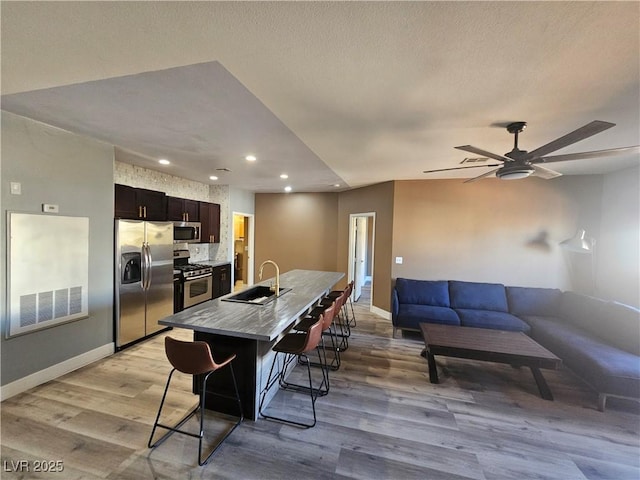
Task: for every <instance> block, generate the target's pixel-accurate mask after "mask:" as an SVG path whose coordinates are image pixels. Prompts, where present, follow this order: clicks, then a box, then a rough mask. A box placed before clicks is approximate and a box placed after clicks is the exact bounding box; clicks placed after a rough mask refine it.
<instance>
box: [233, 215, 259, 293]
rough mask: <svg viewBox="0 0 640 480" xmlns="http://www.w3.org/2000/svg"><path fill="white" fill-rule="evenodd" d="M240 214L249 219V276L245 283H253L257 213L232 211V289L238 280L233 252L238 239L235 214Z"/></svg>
mask: <svg viewBox="0 0 640 480" xmlns="http://www.w3.org/2000/svg"><path fill="white" fill-rule="evenodd" d="M236 215H239V216H242V217H245V218H248V219H249V222H248V226H249V228H248V229H247V230H248V235H247V278H246V279H245V281H244V283H246V284H247V286H249V285H253V269H254V267H253V250H254V242H255V235H254V230H255V228H254V226H255V214H253V213H244V212H236V211H233V212H231V232H233V233H232V235H231V248H230V252H232V253H231V272H232V277H231V279H232V281H231V285H232V287H231V288H232V289H233V285H235V282H236V278H235V272H234V269H233V252H234V243H235V241H236V235H235V232H234V229H233V226H234V225H233V222H234V220H235V216H236Z"/></svg>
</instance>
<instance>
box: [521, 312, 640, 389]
mask: <svg viewBox="0 0 640 480" xmlns="http://www.w3.org/2000/svg"><path fill="white" fill-rule="evenodd" d="M525 318H526V320H527V322H528V323H529V324H530V325H531V333H530V335H531V337H532V338H533V339H534V340H535V341H536V342H538V343H540V344H541V345H542V346H544V347H545V348H547V349H549V350H551V351H552V352H553V353H555V354H556V355H557V356H559V357H560V358H562V361H563V363H564V364H565V365H566V366H567V367H568V368H569V369H570V370H572V371H573V372H574V373H576V374H577V375H579V376H580V377H581V378H582V379H583V380H585V381H586V382H587V383H588V384H589V385H591V386H592V387H593V388H594V389H595V390H596V391H598V392H601V393H610V394H615V395H621V396H625V397H633V398H640V359H638V356H637V355H634V354H632V353H629V352H625V351H624V350H620V349H619V348H616V347H614V346H611V345H608V344H606V343H605V342H604V341H601V340H600V339H598V338H596V337H594V336H593V335H592V334H591V333H590V332H589V331H587V330H584V329H581V328H579V327H576V326H575V325H573V324H570V323H566V322H564V321H563V320H562V319H559V318H554V317H541V316H527V317H525Z"/></svg>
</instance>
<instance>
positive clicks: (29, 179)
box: [0, 112, 113, 385]
mask: <svg viewBox="0 0 640 480" xmlns="http://www.w3.org/2000/svg"><path fill="white" fill-rule="evenodd" d="M1 172H2V192H1V195H2V196H1V198H2V229H1V234H0V235H1V249H2V258H3V259H6V258H7V238H6V237H7V234H6V229H7V212H9V211H16V212H22V213H39V212H42V204H43V203H48V204H56V205H58V206H59V209H60V213H59V214H60V215H69V216H83V217H88V218H89V292H88V301H89V317H88V318H84V319H81V320H77V321H73V322H70V323H65V324H62V325H58V326H54V327H51V328H47V329H44V330H39V331H36V332H32V333H28V334H25V335H22V336H17V337H12V338H10V339H6V338H5V332H6V319H7V311H6V293H7V292H6V289H5V288H2V293H1V296H2V335H1V336H0V343H1V347H2V348H1V359H2V362H1V363H2V378H1V381H2V385H6V384H8V383H10V382H13V381H15V380H17V379H20V378H23V377H25V376H27V375H30V374H32V373H35V372H38V371H40V370H43V369H45V368H47V367H51V366H53V365H56V364H58V363H60V362H63V361H65V360H68V359H70V358H73V357H76V356H78V355H81V354H84V353H86V352H89V351H91V350H94V349H96V348H98V347H104V346H105V345H107V344H111V343H113V147H112V146H110V145H107V144H104V143H100V142H97V141H95V140H91V139H89V138H87V137H82V136H78V135H74V134H71V133H68V132H65V131H63V130H59V129H56V128H52V127H49V126H46V125H44V124H41V123H38V122H34V121H32V120H29V119H26V118H23V117H20V116H17V115H13V114H10V113H7V112H2V165H1ZM10 182H20V183H21V186H22V194H21V195H11V194H10V188H9V185H10ZM55 255H56V252H55V251H52V252H51V256H52V257H53V256H55ZM3 264H4V262H3ZM6 273H7V272H6V268H2V285H3V286H4V285H6V282H7V277H6Z"/></svg>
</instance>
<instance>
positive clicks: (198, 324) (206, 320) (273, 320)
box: [158, 270, 344, 342]
mask: <svg viewBox="0 0 640 480" xmlns="http://www.w3.org/2000/svg"><path fill="white" fill-rule="evenodd" d="M342 277H344V273H342V272H324V271H317V270H291V271H289V272H286V273H283V274H281V275H280V287H281V288H291V290H290V291H288V292H286V293H284V294H282V295H281V296H280V297H277V298H275V299H274V300H272V301H270V302H269V303H267V304H266V305H249V304H245V303H235V302H226V301H223V299H224V298H227V297H229V296H231V295H233V294H229V295H225V296H223V297H220V298H216V299H215V300H209V301H208V302H203V303H201V304H199V305H196V306H194V307H191V308H188V309H186V310H183V311H182V312H179V313H176V314H174V315H170V316H168V317H166V318H163V319H162V320H160V321H159V322H158V323H160V324H161V325H166V326H170V327H176V328H187V329H191V330H194V331H196V332H206V333H213V334H219V335H227V336H230V337H240V338H248V339H253V340H259V341H268V342H269V341H272V340H274V339H276V338H277V337H278V335H280V334H281V333H282V332H283V331H284V330H286V329H287V328H288V327H289V326H290V325H291V324H293V323H294V322H295V321H296V320H297V319H298V317H300V316H301V315H303V314H304V313H305V312H306V311H307V310H308V309H309V307H311V306H312V305H313V304H314V303H315V302H316V301H317V300H318V299H319V298H320V297H322V296H323V295H324V293H325V292H327V291H328V290H330V289H331V288H332V287H333V286H334V285H335V284H336V283H337V282H338V281H340V279H341V278H342ZM271 281H274V279H273V278H272V279H269V280H266V281H264V282H261V283H259V284H258V285H269V284H270V282H271ZM236 293H237V292H236Z"/></svg>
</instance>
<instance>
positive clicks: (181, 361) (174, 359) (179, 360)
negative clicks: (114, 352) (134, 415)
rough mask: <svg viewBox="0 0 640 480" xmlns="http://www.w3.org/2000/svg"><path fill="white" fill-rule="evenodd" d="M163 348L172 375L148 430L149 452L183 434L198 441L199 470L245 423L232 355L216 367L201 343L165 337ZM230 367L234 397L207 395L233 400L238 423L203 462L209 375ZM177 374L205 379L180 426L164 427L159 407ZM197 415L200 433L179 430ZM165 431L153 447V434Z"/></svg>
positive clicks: (204, 343)
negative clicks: (193, 406)
mask: <svg viewBox="0 0 640 480" xmlns="http://www.w3.org/2000/svg"><path fill="white" fill-rule="evenodd" d="M164 348H165V352H166V354H167V359H168V360H169V363H171V365H172V366H173V368H172V369H171V372H170V373H169V378H167V384H166V386H165V388H164V394H163V395H162V401H161V402H160V408H158V414H157V415H156V420H155V422H154V423H153V429H152V430H151V436H150V437H149V443H148V446H149V448H155V447H157V446H158V445H160V444H162V443H163V442H164V441H165V440H166V439H167V438H169V436H170V435H172V434H173V433H175V432H178V433H182V434H184V435H189V436H190V437H194V438H198V439H199V442H198V465H200V466H202V465H204V464H205V463H207V462H208V461H209V459H210V458H211V456H212V455H213V454H214V453H215V452H216V450H217V449H218V447H220V446H221V445H222V443H223V442H224V441H225V440H226V439H227V437H228V436H229V435H230V434H231V432H233V431H234V430H235V429H236V427H237V426H238V425H240V424H241V423H242V420H243V419H244V415H243V413H242V404H241V403H240V394H239V393H238V385H237V383H236V376H235V374H234V373H233V365H232V364H231V362H232V360H233V359H234V358H236V356H235V354H234V355H232V356H230V357H229V358H227V359H226V360H224V361H223V362H222V363H216V362H215V361H214V360H213V357H212V356H211V348H210V347H209V344H208V343H206V342H202V341H196V342H183V341H181V340H176V339H174V338H171V337H165V339H164ZM227 365H228V366H229V369H230V370H231V378H232V379H233V387H234V389H235V392H236V394H235V397H232V396H229V395H224V394H220V393H215V392H209V394H212V395H216V396H218V397H224V398H231V399H235V400H236V401H237V402H238V411H239V412H240V417H239V420H238V421H237V422H236V423H235V425H233V427H232V428H231V429H230V430H228V431H227V433H226V434H225V435H224V437H223V438H222V439H221V440H220V441H218V442H217V443H216V445H215V447H214V448H213V450H212V451H211V453H209V455H208V456H207V458H205V459H204V460H202V439H203V438H204V408H205V397H206V390H207V380H209V377H210V376H211V374H212V373H214V372H215V371H217V370H219V369H221V368H223V367H225V366H227ZM176 370H178V371H179V372H182V373H186V374H187V375H204V377H203V379H202V384H201V388H200V393H199V397H200V398H199V402H198V405H197V406H196V407H195V408H194V409H193V410H192V411H191V412H189V413H188V414H187V416H186V417H184V418H183V419H182V420H181V421H180V422H179V423H177V424H176V425H174V426H167V425H163V424H162V423H160V414H161V413H162V407H163V406H164V401H165V399H166V397H167V391H168V390H169V384H170V383H171V378H172V376H173V373H174V372H175V371H176ZM198 411H200V432H199V433H197V434H196V433H192V432H187V431H185V430H180V427H182V425H184V424H185V423H186V422H187V420H189V419H190V418H191V417H192V416H193V415H195V414H196V413H197V412H198ZM158 427H160V428H164V429H166V430H169V431H168V432H167V433H165V434H164V435H163V436H162V437H160V439H158V440H157V441H156V442H155V443H153V444H152V441H153V436H154V434H155V432H156V428H158Z"/></svg>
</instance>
